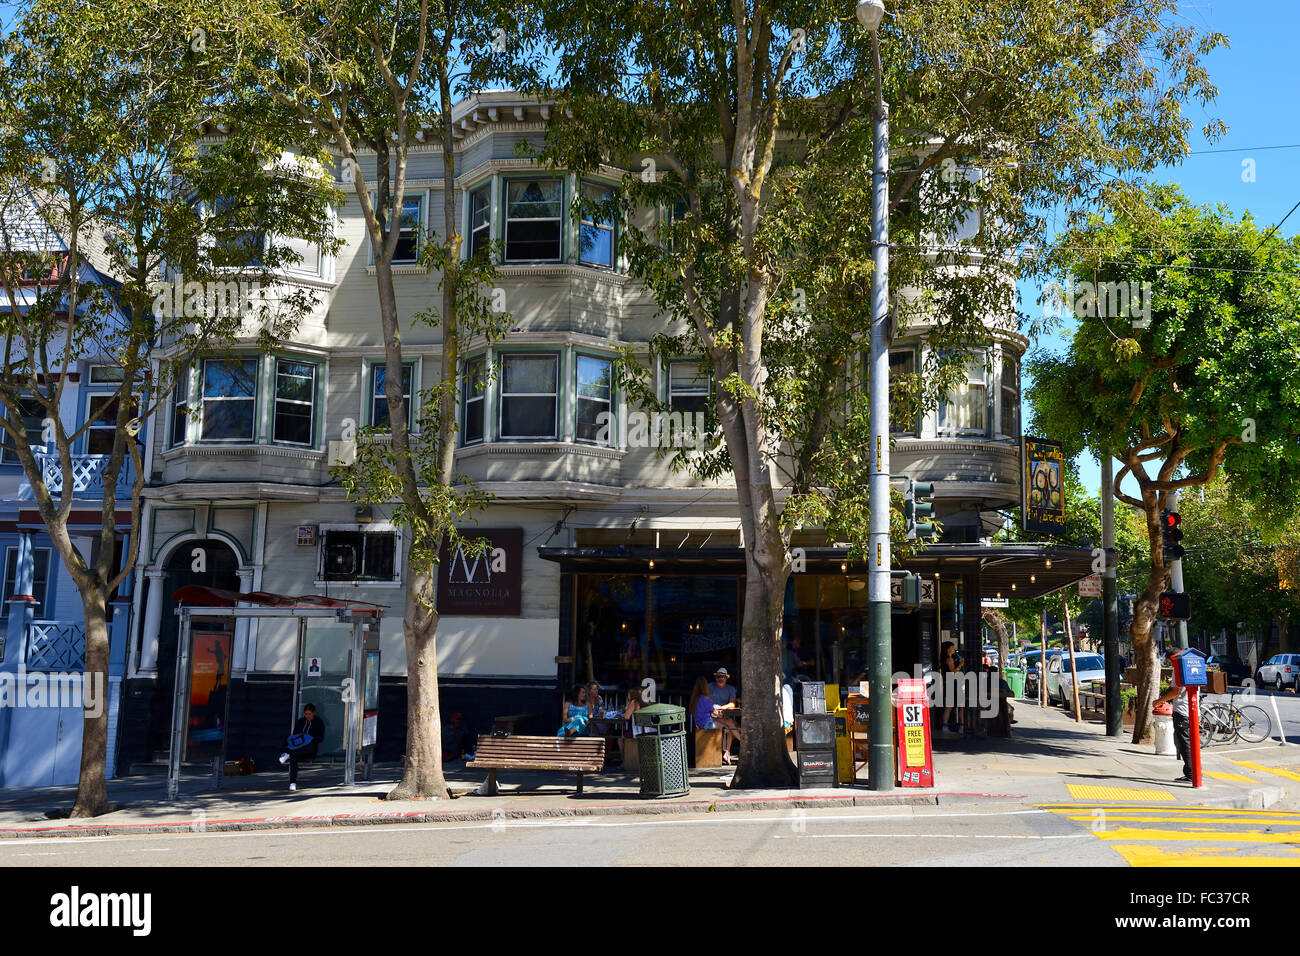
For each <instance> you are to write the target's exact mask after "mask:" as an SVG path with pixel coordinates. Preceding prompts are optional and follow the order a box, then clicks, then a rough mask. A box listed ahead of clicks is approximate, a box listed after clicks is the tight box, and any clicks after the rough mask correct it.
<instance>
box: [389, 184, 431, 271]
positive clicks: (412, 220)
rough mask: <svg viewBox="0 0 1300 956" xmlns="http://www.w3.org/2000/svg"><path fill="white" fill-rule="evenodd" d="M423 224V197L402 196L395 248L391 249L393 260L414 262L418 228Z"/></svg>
mask: <svg viewBox="0 0 1300 956" xmlns="http://www.w3.org/2000/svg"><path fill="white" fill-rule="evenodd" d="M423 224H424V197H423V196H421V195H416V196H406V197H404V198H403V199H402V215H401V217H400V218H399V220H398V227H397V248H396V249H394V250H393V261H394V262H414V261H415V260H416V259H417V258H418V257H419V255H420V230H421V228H422V226H423Z"/></svg>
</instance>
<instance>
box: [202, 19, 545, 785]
mask: <svg viewBox="0 0 1300 956" xmlns="http://www.w3.org/2000/svg"><path fill="white" fill-rule="evenodd" d="M222 16H223V18H224V20H223V22H226V23H228V24H230V26H231V28H232V29H235V30H238V31H239V33H240V35H241V37H242V38H243V42H244V43H245V45H246V49H247V50H248V52H249V57H248V59H247V61H246V62H245V64H243V66H244V67H245V72H243V73H241V74H238V75H237V77H236V80H235V82H236V83H237V84H239V85H243V84H247V85H249V86H250V87H251V88H252V89H253V90H254V91H256V94H260V95H263V96H265V97H267V98H268V99H269V100H270V101H272V102H274V103H275V104H277V105H278V106H280V107H283V108H286V109H288V110H290V111H292V112H294V113H295V114H296V115H297V116H298V117H299V119H300V120H301V121H302V123H303V126H304V134H303V135H304V136H310V138H311V141H313V142H318V143H320V144H322V145H324V146H326V147H328V148H329V149H330V150H332V151H334V152H335V153H337V154H338V155H339V156H340V157H341V163H342V166H341V170H340V173H341V176H342V178H343V180H344V182H350V183H351V185H352V187H353V190H354V192H355V196H356V200H357V203H358V204H359V206H360V209H361V215H362V218H363V219H364V221H365V227H366V235H367V238H368V239H369V242H370V248H371V250H372V253H373V256H374V269H375V286H376V294H377V299H378V305H379V318H380V325H381V329H382V334H383V344H384V363H385V364H384V369H385V385H384V389H385V397H386V399H387V402H388V412H389V415H388V418H389V423H390V426H389V428H388V429H386V430H385V431H388V432H391V442H382V443H381V442H375V441H373V438H374V437H375V432H376V429H373V428H371V429H366V430H363V431H362V432H360V433H359V436H358V438H359V441H358V448H357V460H356V463H355V465H353V466H351V467H349V468H347V469H344V470H339V471H336V472H335V474H336V477H338V478H340V479H341V481H342V483H343V485H344V487H345V488H346V489H347V490H348V492H349V494H350V495H352V496H353V497H354V498H355V499H356V500H359V501H365V502H372V503H380V502H385V503H387V502H392V503H394V504H393V519H394V520H395V521H397V522H400V523H402V524H403V525H405V526H406V527H407V528H408V529H409V530H410V542H411V544H410V553H409V556H408V562H407V573H406V575H405V583H406V599H405V602H406V603H405V608H404V613H403V618H402V630H403V635H404V638H405V645H406V666H407V677H406V694H407V739H406V751H405V767H404V770H403V773H402V779H401V781H400V782H399V783H398V785H397V786H396V787H395V788H394V789H393V790H392V791H391V792H390V793H389V795H388V797H389V799H392V800H409V799H419V798H445V797H449V796H450V793H449V791H448V789H447V784H446V780H445V778H444V776H443V771H442V734H441V717H440V714H439V699H438V658H437V643H436V638H437V628H438V619H439V615H438V609H437V588H436V577H435V568H436V565H437V562H438V558H439V554H440V552H441V549H442V547H443V545H444V543H446V544H448V545H449V546H450V547H451V548H453V549H454V548H457V547H460V548H464V549H466V550H467V551H468V552H471V553H473V552H474V551H476V550H478V551H481V550H482V548H483V544H484V542H482V541H481V540H472V539H466V538H465V537H464V536H462V535H461V534H460V531H459V530H458V527H457V522H458V521H460V520H463V519H465V518H467V517H470V516H472V515H473V514H475V513H476V512H477V511H479V510H481V509H482V507H483V506H484V504H485V502H486V499H485V498H484V496H483V495H482V494H481V493H479V492H477V491H475V490H474V489H473V488H472V487H471V486H469V484H468V482H467V481H466V480H465V479H464V477H463V476H461V475H458V474H457V473H456V472H455V471H454V456H455V450H456V434H457V414H456V410H457V394H456V382H457V372H458V369H459V366H460V363H461V354H462V346H463V344H464V343H465V342H467V341H468V340H469V339H470V337H472V336H476V335H479V336H483V337H484V338H486V339H487V340H488V341H495V340H496V339H497V338H499V337H500V336H501V335H503V334H504V333H505V331H506V330H507V329H508V328H509V324H510V321H511V316H510V314H509V313H508V312H503V311H499V310H494V309H493V308H492V306H491V302H490V299H489V297H488V295H487V290H489V289H490V288H491V287H492V285H493V282H494V279H495V268H494V266H493V265H492V260H493V255H494V250H485V251H483V252H480V253H479V254H478V255H477V256H474V257H470V258H465V257H462V255H461V246H462V242H463V238H464V237H463V236H462V235H461V231H460V225H459V223H458V221H457V216H456V192H455V188H454V184H455V182H456V163H457V159H458V157H459V155H460V149H459V146H458V144H457V138H456V132H457V131H456V128H455V125H454V123H453V119H452V108H453V106H454V105H455V103H456V102H458V101H459V100H460V99H463V98H465V97H466V96H468V95H470V94H472V93H474V92H476V91H478V90H481V89H483V88H484V85H485V84H486V83H487V82H488V81H489V80H492V79H494V78H500V77H510V76H512V75H515V73H516V72H518V71H520V70H522V67H520V66H519V65H518V64H520V63H521V62H523V60H524V59H525V54H526V45H525V44H524V41H523V39H522V38H524V37H527V36H528V35H529V32H530V31H529V29H528V26H527V18H528V16H529V12H528V10H527V9H526V8H516V7H514V5H511V4H507V3H502V2H488V0H482V2H479V0H420V2H418V3H416V4H403V3H400V2H386V0H345V2H327V0H309V2H306V3H302V4H298V5H297V6H295V7H294V8H293V9H292V11H291V15H289V16H286V15H285V14H284V11H283V10H282V8H281V5H280V4H278V3H270V2H264V0H229V2H228V3H227V4H225V5H224V6H223V7H222ZM426 130H428V131H429V133H430V134H431V135H432V138H434V139H435V141H436V142H437V143H438V144H439V145H440V146H441V148H442V149H441V156H442V161H443V174H442V177H443V181H444V183H445V184H446V185H445V187H444V189H443V190H442V222H441V226H440V228H439V229H434V230H433V231H432V234H431V235H428V236H422V237H421V243H422V248H421V252H420V262H421V263H422V264H423V265H424V266H425V267H426V268H427V269H429V270H430V271H431V272H436V273H437V276H438V279H437V282H438V289H439V291H440V293H441V298H440V304H439V306H438V307H437V308H435V309H430V310H423V311H420V312H416V313H414V314H413V315H411V316H410V318H409V319H406V318H404V316H403V314H402V310H401V309H400V307H399V302H398V296H397V290H396V287H395V284H394V282H393V261H394V256H395V254H396V251H397V244H398V239H399V236H400V233H401V231H402V228H403V224H402V221H401V220H402V209H403V200H404V198H405V196H406V189H407V170H408V161H409V156H410V151H411V148H412V147H413V146H414V145H416V144H417V143H419V142H420V140H422V139H423V138H424V137H425V135H426ZM370 156H373V160H371V159H369V158H368V157H370ZM417 323H420V324H426V325H430V326H433V327H435V328H437V329H439V331H440V334H441V368H440V376H439V379H438V381H437V383H436V384H434V385H433V386H432V387H429V388H426V389H423V390H422V392H421V407H422V411H421V414H420V417H419V419H418V422H417V423H416V424H417V425H418V428H417V430H416V431H415V432H412V430H411V428H410V427H409V426H408V424H407V421H408V419H407V410H406V402H405V398H404V397H403V394H402V364H403V355H404V353H403V348H402V334H403V331H404V328H403V326H404V325H405V327H406V328H407V329H409V328H410V327H411V326H412V325H414V324H417Z"/></svg>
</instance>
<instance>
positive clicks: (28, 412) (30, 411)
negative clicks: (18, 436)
mask: <svg viewBox="0 0 1300 956" xmlns="http://www.w3.org/2000/svg"><path fill="white" fill-rule="evenodd" d="M18 406H19V410H20V411H21V412H22V421H23V428H24V429H25V430H26V432H27V444H28V445H30V446H31V447H33V448H38V447H40V446H41V445H43V444H44V442H43V441H42V439H43V438H44V435H43V434H42V432H43V430H44V429H42V427H41V425H42V423H43V422H44V421H45V406H44V405H42V404H41V403H40V402H38V401H37V400H36V399H34V398H23V399H19V401H18ZM5 417H6V418H7V417H9V416H8V412H6V414H5ZM14 424H17V422H15V423H14ZM5 438H6V441H5V444H6V445H8V444H9V440H8V435H7V434H6V435H5ZM3 461H4V463H5V464H6V465H16V464H18V463H19V461H18V453H17V452H13V451H10V450H9V449H8V448H6V449H5V450H4V458H3Z"/></svg>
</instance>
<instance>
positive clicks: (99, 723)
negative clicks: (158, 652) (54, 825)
mask: <svg viewBox="0 0 1300 956" xmlns="http://www.w3.org/2000/svg"><path fill="white" fill-rule="evenodd" d="M81 611H82V615H83V617H84V618H85V624H84V631H85V639H86V663H85V672H84V674H83V676H82V682H83V683H82V700H83V702H84V703H85V705H86V706H85V709H84V713H83V715H82V723H81V774H80V776H79V778H78V780H77V800H76V803H75V804H74V805H73V807H72V816H74V817H93V816H98V815H99V814H101V813H106V812H107V811H108V809H109V805H108V782H107V780H106V779H105V777H106V770H105V766H106V761H107V756H108V600H107V594H106V593H105V591H104V590H103V589H102V588H96V587H90V588H86V589H84V590H83V591H82V593H81ZM92 694H93V696H92ZM92 703H93V704H94V705H95V707H94V709H93V710H92V708H91V706H90V705H91V704H92Z"/></svg>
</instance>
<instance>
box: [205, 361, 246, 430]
mask: <svg viewBox="0 0 1300 956" xmlns="http://www.w3.org/2000/svg"><path fill="white" fill-rule="evenodd" d="M257 364H258V363H257V359H252V358H249V359H234V360H228V359H204V360H203V412H202V419H203V421H202V426H201V429H200V434H201V438H202V440H203V441H214V442H216V441H229V442H251V441H253V438H254V422H255V420H256V413H257Z"/></svg>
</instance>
